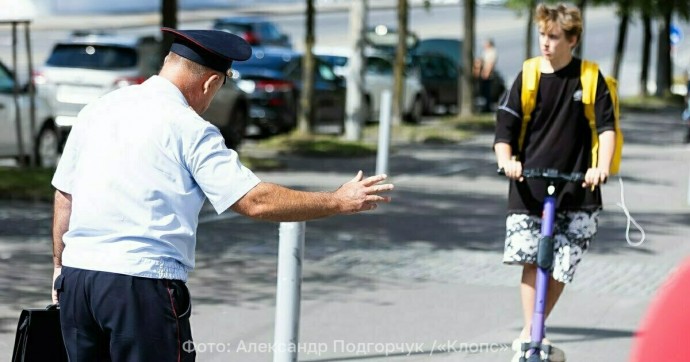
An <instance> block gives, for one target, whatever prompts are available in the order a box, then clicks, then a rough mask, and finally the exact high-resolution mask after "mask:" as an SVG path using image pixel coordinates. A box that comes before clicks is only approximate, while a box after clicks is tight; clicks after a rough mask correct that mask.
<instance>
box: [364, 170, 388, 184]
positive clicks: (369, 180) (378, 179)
mask: <svg viewBox="0 0 690 362" xmlns="http://www.w3.org/2000/svg"><path fill="white" fill-rule="evenodd" d="M387 178H388V175H386V174H385V173H383V174H380V175H374V176H369V177H367V178H365V179H364V180H362V184H363V185H364V186H371V185H375V184H377V183H379V182H381V181H383V180H385V179H387Z"/></svg>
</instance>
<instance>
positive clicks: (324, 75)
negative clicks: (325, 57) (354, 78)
mask: <svg viewBox="0 0 690 362" xmlns="http://www.w3.org/2000/svg"><path fill="white" fill-rule="evenodd" d="M316 68H317V74H318V76H319V77H320V78H321V79H323V80H325V81H327V82H333V81H334V80H336V79H337V78H338V76H336V75H335V73H334V72H333V68H332V67H331V66H330V65H328V64H326V63H322V62H317V63H316Z"/></svg>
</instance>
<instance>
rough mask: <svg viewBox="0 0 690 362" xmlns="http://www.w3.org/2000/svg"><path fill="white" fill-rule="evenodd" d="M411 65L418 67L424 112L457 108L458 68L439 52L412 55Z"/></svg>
mask: <svg viewBox="0 0 690 362" xmlns="http://www.w3.org/2000/svg"><path fill="white" fill-rule="evenodd" d="M412 64H413V65H412V66H413V67H417V68H418V69H419V74H420V78H421V81H422V87H423V88H424V113H425V114H436V113H445V112H452V111H453V110H455V109H456V108H457V104H458V96H459V87H458V81H459V76H460V70H459V69H458V68H457V67H456V66H455V64H454V63H453V61H452V60H451V59H450V58H448V57H446V56H444V55H441V54H421V55H414V56H412Z"/></svg>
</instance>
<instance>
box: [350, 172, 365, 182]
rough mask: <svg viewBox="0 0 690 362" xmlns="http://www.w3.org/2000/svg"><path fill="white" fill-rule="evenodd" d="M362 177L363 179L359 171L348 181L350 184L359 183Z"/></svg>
mask: <svg viewBox="0 0 690 362" xmlns="http://www.w3.org/2000/svg"><path fill="white" fill-rule="evenodd" d="M362 177H364V172H362V170H359V171H358V172H357V175H356V176H355V178H353V179H352V180H350V182H359V181H360V180H362Z"/></svg>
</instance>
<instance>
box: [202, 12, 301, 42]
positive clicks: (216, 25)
mask: <svg viewBox="0 0 690 362" xmlns="http://www.w3.org/2000/svg"><path fill="white" fill-rule="evenodd" d="M213 29H216V30H224V31H227V32H230V33H233V34H235V35H237V36H240V37H242V38H244V40H246V41H247V42H248V43H249V44H250V45H252V46H268V45H271V46H282V47H286V48H292V44H291V43H290V37H289V36H288V35H287V34H284V33H283V32H281V31H280V29H279V28H278V26H277V25H276V24H275V23H273V22H271V21H269V20H267V19H265V18H262V17H257V16H235V17H227V18H220V19H216V20H215V21H214V22H213Z"/></svg>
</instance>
